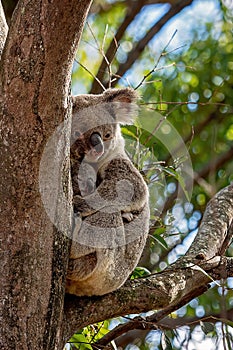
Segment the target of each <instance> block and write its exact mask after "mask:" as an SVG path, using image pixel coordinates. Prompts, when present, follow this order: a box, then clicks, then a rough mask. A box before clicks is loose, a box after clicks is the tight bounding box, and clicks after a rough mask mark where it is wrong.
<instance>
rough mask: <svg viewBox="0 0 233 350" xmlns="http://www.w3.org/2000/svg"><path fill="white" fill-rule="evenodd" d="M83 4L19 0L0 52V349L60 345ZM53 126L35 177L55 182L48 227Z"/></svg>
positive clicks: (86, 3)
mask: <svg viewBox="0 0 233 350" xmlns="http://www.w3.org/2000/svg"><path fill="white" fill-rule="evenodd" d="M90 4H91V0H85V1H83V0H82V1H81V0H79V1H78V0H72V1H70V0H64V1H59V0H54V1H53V2H51V1H50V2H48V1H44V0H40V1H38V0H32V1H27V0H21V1H20V2H19V4H18V6H17V9H16V11H15V12H14V14H13V18H12V21H11V26H10V28H9V33H8V39H7V41H6V45H5V47H4V50H3V54H2V60H1V66H0V69H1V70H0V134H1V142H0V167H1V180H0V194H1V212H0V232H1V263H0V270H1V272H0V285H1V297H0V313H1V327H0V329H1V330H0V348H1V349H8V350H9V349H14V350H16V349H20V350H22V349H23V350H26V349H30V350H31V349H38V350H39V349H40V350H41V349H43V350H46V349H49V350H51V349H62V348H63V345H64V344H62V343H61V341H60V340H61V335H60V328H61V324H62V315H63V299H64V285H65V274H66V267H67V261H68V250H69V239H68V236H69V233H70V224H71V190H70V189H71V186H70V181H69V131H70V121H71V120H70V116H71V99H70V79H71V69H72V64H73V59H74V55H75V53H76V50H77V46H78V42H79V39H80V35H81V33H82V29H83V25H84V20H85V17H86V15H87V12H88V9H89V7H90ZM62 122H64V123H63V124H61V123H62ZM59 125H61V127H60V129H59V130H60V133H59V134H58V136H57V137H58V138H57V140H58V144H57V147H56V148H53V147H52V148H51V149H50V151H51V153H50V154H49V155H50V161H48V162H47V165H48V169H47V176H48V179H43V181H44V183H46V181H48V183H51V182H52V181H55V182H56V183H57V184H58V186H57V188H56V190H57V193H56V194H55V202H54V203H55V208H53V209H54V218H53V219H54V220H55V223H56V226H55V225H53V223H52V222H51V220H50V219H49V218H48V215H47V213H46V210H45V208H44V203H43V202H42V198H41V193H40V187H39V175H41V174H40V170H41V169H40V166H41V164H40V160H41V156H42V154H43V150H44V147H45V145H46V143H47V141H48V138H49V136H50V135H52V133H53V132H54V131H55V129H56V128H57V127H58V126H59ZM54 167H56V169H59V171H58V172H57V173H55V175H57V177H58V178H57V179H53V178H52V175H51V174H52V173H51V172H50V170H52V169H53V168H54ZM43 170H44V169H43ZM42 175H44V176H45V175H46V172H43V174H42ZM43 181H42V182H43ZM64 192H65V193H66V198H64Z"/></svg>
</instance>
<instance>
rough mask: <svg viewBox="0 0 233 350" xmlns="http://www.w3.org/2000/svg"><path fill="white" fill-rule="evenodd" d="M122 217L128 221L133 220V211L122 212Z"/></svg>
mask: <svg viewBox="0 0 233 350" xmlns="http://www.w3.org/2000/svg"><path fill="white" fill-rule="evenodd" d="M121 216H122V218H123V219H125V220H127V221H128V222H130V221H132V220H133V214H132V213H122V215H121Z"/></svg>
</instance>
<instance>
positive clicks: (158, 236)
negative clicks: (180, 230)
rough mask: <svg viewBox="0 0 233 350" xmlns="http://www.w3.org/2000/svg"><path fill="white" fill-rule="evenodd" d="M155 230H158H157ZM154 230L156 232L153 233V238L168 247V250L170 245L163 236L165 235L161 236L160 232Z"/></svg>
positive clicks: (165, 247)
mask: <svg viewBox="0 0 233 350" xmlns="http://www.w3.org/2000/svg"><path fill="white" fill-rule="evenodd" d="M155 232H156V230H155ZM155 232H154V234H153V236H152V237H153V239H154V240H155V241H157V242H158V243H159V244H160V245H161V246H162V247H163V248H164V249H166V250H168V245H167V242H166V241H165V239H164V238H163V237H161V236H160V234H161V233H160V234H157V233H155Z"/></svg>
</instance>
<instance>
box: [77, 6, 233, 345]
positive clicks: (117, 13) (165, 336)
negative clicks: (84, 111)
mask: <svg viewBox="0 0 233 350" xmlns="http://www.w3.org/2000/svg"><path fill="white" fill-rule="evenodd" d="M217 3H218V2H217ZM158 8H159V7H155V8H153V10H154V11H156V10H157V9H158ZM161 9H162V10H163V11H164V9H165V7H163V8H162V7H160V10H161ZM151 10H152V8H151ZM193 11H194V12H195V8H194V10H193ZM125 13H126V2H125V1H121V2H116V4H115V3H114V2H111V6H109V7H108V8H107V10H106V11H104V10H101V11H100V12H99V13H98V12H96V13H94V14H92V15H91V16H90V18H89V26H87V27H86V30H85V32H84V35H83V41H82V44H81V48H80V50H79V57H78V61H80V62H81V63H82V64H83V65H84V66H85V67H87V68H88V69H89V70H91V72H92V73H93V74H94V75H95V74H96V73H97V71H98V68H99V65H100V62H101V60H102V58H103V52H106V49H107V47H108V45H109V43H110V41H111V39H112V37H113V36H114V34H115V33H116V32H117V29H118V27H119V25H120V23H121V22H122V20H123V17H124V15H125ZM187 14H189V16H190V12H188V10H187ZM140 15H141V16H142V18H143V13H141V14H139V15H138V18H137V21H139V20H140V18H139V17H140ZM160 16H161V15H160ZM216 16H217V17H216V18H217V20H216V21H215V22H211V21H204V20H203V22H201V21H199V22H198V23H195V25H194V21H193V28H191V29H190V30H189V34H190V40H189V42H187V44H186V46H184V47H183V46H182V42H178V43H177V39H176V38H175V39H174V38H173V39H174V41H175V44H174V43H173V41H171V43H170V42H169V37H168V35H167V36H166V37H167V38H168V39H167V43H169V45H168V47H167V48H166V51H165V52H163V49H164V47H165V45H166V43H165V44H164V41H163V45H164V46H163V47H162V46H160V53H162V55H160V56H159V55H158V53H157V54H156V57H157V58H156V59H155V48H154V46H156V45H155V40H154V39H153V41H152V42H151V43H150V44H149V46H147V47H145V48H144V50H143V52H142V54H141V56H140V57H139V59H138V60H137V62H136V64H134V65H133V66H132V67H130V70H128V71H127V73H126V74H125V76H124V77H123V78H122V79H121V80H120V81H119V85H127V82H128V81H130V82H131V84H132V85H133V86H137V85H138V83H140V81H141V82H142V80H143V77H145V76H146V75H148V73H149V72H150V71H151V69H152V68H153V67H156V68H155V69H154V72H153V73H152V74H149V76H148V78H147V79H144V80H145V81H144V82H143V83H141V84H139V85H140V86H139V88H138V91H139V93H140V95H141V96H142V100H141V107H142V108H145V106H144V104H145V103H146V104H147V106H146V108H147V110H149V111H152V112H153V113H154V115H156V113H157V115H159V116H160V117H159V118H160V119H161V116H162V118H163V120H164V121H167V122H169V123H170V124H169V125H171V126H172V127H174V128H175V129H176V130H177V131H178V133H179V135H180V136H181V137H182V139H183V140H184V143H185V145H186V147H187V149H188V150H189V155H190V157H191V160H192V164H193V169H194V174H195V181H194V187H193V191H192V198H191V199H190V198H189V196H188V193H186V196H183V199H182V201H178V202H174V199H175V198H176V197H174V194H175V192H176V190H177V188H178V186H181V188H182V189H183V192H185V191H186V184H185V183H184V182H183V178H182V176H181V175H180V173H179V171H178V169H179V165H180V164H183V162H184V160H182V159H179V157H178V156H177V157H176V158H174V157H171V153H170V152H169V149H168V148H167V147H165V146H164V144H163V142H161V140H160V139H158V138H157V136H156V133H155V134H153V133H151V132H148V129H147V130H145V128H143V127H142V126H141V125H140V123H138V124H136V125H133V126H127V127H124V128H122V132H123V134H124V136H125V138H126V143H127V147H128V148H127V149H128V152H129V155H130V157H131V159H132V160H133V161H134V163H135V164H136V165H137V167H138V168H139V169H140V171H141V172H142V174H143V175H144V177H145V179H146V181H147V183H148V186H149V188H150V194H151V209H152V213H151V214H152V215H151V232H150V234H151V241H150V246H149V250H150V251H149V254H147V256H146V259H145V258H144V259H142V260H141V264H142V265H143V267H141V268H137V269H136V271H135V272H134V274H133V276H132V278H138V277H142V276H144V275H147V274H148V273H150V272H155V271H160V270H161V269H164V268H165V267H166V266H167V265H169V264H170V263H172V262H174V261H175V260H176V259H177V258H178V257H179V256H180V255H182V254H184V253H185V251H186V250H187V248H188V246H189V245H190V243H191V241H192V239H193V237H194V235H195V232H196V231H195V230H196V228H197V226H198V224H199V221H200V219H201V216H202V213H203V211H204V208H205V206H206V203H207V202H208V200H209V199H210V198H211V197H212V196H213V194H214V193H216V192H217V191H218V190H219V189H220V188H222V187H224V186H226V185H227V184H229V183H230V182H231V181H232V180H233V175H232V174H233V162H232V161H231V160H232V157H233V144H232V142H233V109H232V86H233V74H232V71H233V44H232V42H233V40H232V39H233V38H232V30H233V27H232V13H231V12H230V11H229V10H228V9H227V8H226V7H224V6H223V5H222V4H221V3H218V4H217V5H216ZM194 17H195V15H194ZM182 18H183V19H184V18H185V14H183V17H181V20H182ZM194 19H195V18H194ZM135 21H136V19H135ZM133 23H134V22H132V23H131V27H129V28H128V29H127V30H126V31H125V33H124V36H123V39H122V41H121V43H120V50H119V51H118V53H117V55H116V56H115V58H114V61H113V62H112V63H111V65H109V71H110V70H111V71H112V72H115V71H116V70H117V67H119V65H120V64H122V63H124V60H126V59H127V54H128V52H130V50H131V49H132V46H133V42H134V43H135V42H138V41H139V40H140V36H138V35H139V34H138V33H137V32H135V26H133ZM169 25H171V28H172V23H171V24H170V22H169ZM169 25H168V27H169ZM133 27H134V30H132V28H133ZM146 30H149V26H148V27H147V26H146V23H145V22H143V31H145V32H146ZM180 30H181V31H182V28H181V29H180ZM183 30H184V29H183ZM163 34H164V32H163ZM160 38H161V37H160ZM170 38H171V36H170ZM174 45H177V46H174ZM156 47H157V46H156ZM177 48H179V49H177ZM176 49H177V50H176ZM93 55H94V56H95V60H93ZM90 67H91V68H90ZM107 76H108V74H106V77H107ZM77 78H78V83H77V82H76V79H77ZM92 82H93V78H92V77H91V76H90V74H89V73H88V72H87V70H85V69H83V68H82V67H79V66H78V64H75V67H74V73H73V90H74V92H79V93H81V92H84V91H89V90H90V89H91V85H92ZM102 83H103V82H102ZM158 127H160V125H159V122H158ZM178 146H179V145H178ZM158 199H159V200H158ZM156 201H157V202H160V204H161V205H160V206H159V205H157V206H156V207H155V206H153V205H154V203H155V202H156ZM161 214H162V215H161ZM232 250H233V247H230V248H229V250H228V254H232ZM231 288H232V281H231V280H228V281H226V283H225V284H224V282H222V285H221V287H218V286H216V285H214V284H213V285H212V286H211V288H210V290H209V291H208V293H206V294H204V295H202V296H201V297H200V298H198V299H195V300H193V301H192V302H191V303H189V304H188V305H186V306H185V307H183V308H181V309H180V310H178V311H177V313H176V314H175V317H176V319H175V320H176V322H174V327H172V326H171V329H170V330H169V331H167V330H165V329H161V330H158V331H153V332H151V333H149V334H148V335H147V337H145V338H144V341H139V343H138V346H136V345H135V346H134V347H133V345H132V346H130V345H128V346H127V347H126V348H127V349H131V348H132V349H137V348H138V347H139V348H140V349H150V348H153V349H183V348H185V349H186V348H187V349H189V345H188V344H190V346H192V345H193V344H196V343H197V340H196V339H198V337H199V340H201V341H203V344H209V346H210V348H211V347H212V346H213V348H216V349H218V346H219V342H220V338H221V337H225V345H224V346H225V348H226V349H227V346H228V348H230V346H231V345H229V344H232V330H231V327H232V323H231V322H229V321H228V320H227V312H228V311H229V310H231V308H232V303H233V294H232V290H231ZM222 314H225V317H222V316H221V315H222ZM211 315H216V317H215V316H214V317H213V318H212V319H211V320H209V319H208V320H209V321H208V322H205V320H206V319H207V318H209V317H210V316H211ZM173 316H174V315H173ZM200 319H203V321H202V322H199V320H200ZM177 320H178V322H177ZM184 320H186V327H184V325H185V323H182V322H183V321H184ZM217 320H219V322H217ZM179 321H180V324H183V327H179ZM221 321H223V323H225V325H224V324H223V323H221ZM107 326H108V325H107V324H104V327H103V331H102V328H100V330H101V331H100V330H98V332H97V335H98V337H99V336H100V335H101V334H103V332H105V331H107ZM90 327H92V326H89V327H87V328H85V329H84V330H83V331H82V333H78V335H75V336H74V338H72V341H74V342H75V339H76V341H77V340H78V339H79V341H81V342H83V343H85V342H89V343H90V342H92V341H93V340H94V339H95V340H96V339H97V338H96V336H94V333H93V329H92V328H90ZM172 329H173V330H172ZM197 334H199V335H197ZM75 337H76V338H75ZM80 337H85V340H84V338H82V340H81V338H80ZM210 338H212V339H213V340H211V342H209V340H210ZM214 342H215V343H214ZM151 344H153V345H151ZM155 344H157V345H155ZM75 346H76V347H77V344H76V345H75ZM82 346H84V345H83V344H82V345H79V347H78V348H82V349H83V347H82ZM85 346H86V345H85ZM84 348H85V347H84ZM87 348H88V347H87Z"/></svg>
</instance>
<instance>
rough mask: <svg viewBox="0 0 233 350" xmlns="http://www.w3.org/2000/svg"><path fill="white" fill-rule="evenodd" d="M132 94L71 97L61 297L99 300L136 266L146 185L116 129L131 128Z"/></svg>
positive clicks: (145, 220)
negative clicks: (69, 225)
mask: <svg viewBox="0 0 233 350" xmlns="http://www.w3.org/2000/svg"><path fill="white" fill-rule="evenodd" d="M136 99H137V95H136V93H135V91H134V90H133V89H130V88H125V89H108V90H106V91H105V92H104V93H103V94H100V95H80V96H76V97H73V122H72V137H71V176H72V185H73V206H74V215H75V218H76V220H75V227H74V232H73V240H72V246H71V252H70V260H69V267H68V272H67V283H66V292H67V293H70V294H75V295H78V296H83V295H87V296H91V295H103V294H106V293H109V292H112V291H114V290H116V289H118V288H119V287H120V286H122V284H123V283H124V282H125V281H126V279H127V278H128V277H129V275H130V274H131V272H132V271H133V270H134V268H135V267H136V265H137V263H138V261H139V258H140V256H141V254H142V251H143V248H144V246H145V243H146V238H147V235H148V231H149V217H150V212H149V203H148V202H149V195H148V188H147V185H146V183H145V181H144V179H143V177H142V176H141V174H140V173H139V171H138V170H137V169H136V168H135V166H134V165H133V164H132V162H131V161H130V159H129V158H128V156H127V155H126V152H125V144H124V138H123V136H122V135H121V130H120V125H121V124H130V123H132V121H133V119H134V117H135V115H136V103H135V101H136Z"/></svg>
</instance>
